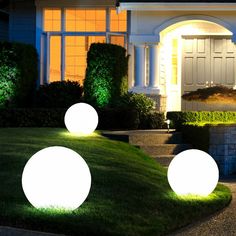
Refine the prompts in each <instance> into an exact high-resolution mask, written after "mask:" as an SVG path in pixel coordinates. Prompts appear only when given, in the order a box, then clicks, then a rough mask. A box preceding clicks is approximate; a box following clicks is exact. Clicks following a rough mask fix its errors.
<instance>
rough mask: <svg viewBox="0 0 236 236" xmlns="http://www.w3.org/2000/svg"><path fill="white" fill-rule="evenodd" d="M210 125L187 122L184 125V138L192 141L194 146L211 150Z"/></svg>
mask: <svg viewBox="0 0 236 236" xmlns="http://www.w3.org/2000/svg"><path fill="white" fill-rule="evenodd" d="M209 127H210V126H209V125H206V126H197V125H188V124H185V125H183V127H182V131H181V132H182V135H183V139H184V141H185V142H186V143H191V144H192V145H193V148H196V149H200V150H203V151H205V152H208V151H209V136H210V135H209Z"/></svg>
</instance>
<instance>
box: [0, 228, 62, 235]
mask: <svg viewBox="0 0 236 236" xmlns="http://www.w3.org/2000/svg"><path fill="white" fill-rule="evenodd" d="M0 236H65V235H61V234H60V235H59V234H50V233H43V232H38V231H31V230H25V229H18V228H13V227H6V226H0Z"/></svg>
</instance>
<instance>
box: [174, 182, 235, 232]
mask: <svg viewBox="0 0 236 236" xmlns="http://www.w3.org/2000/svg"><path fill="white" fill-rule="evenodd" d="M221 182H222V183H223V184H225V185H226V186H228V187H229V188H230V189H231V192H232V196H233V199H232V201H231V203H230V205H229V206H228V207H226V208H225V209H224V210H222V211H220V212H219V213H217V214H214V215H213V216H212V217H210V218H207V219H203V220H201V221H200V222H198V223H196V224H192V225H190V226H187V227H186V228H183V229H182V230H179V231H177V232H176V233H173V234H170V235H169V236H235V235H236V178H235V179H232V180H225V181H221Z"/></svg>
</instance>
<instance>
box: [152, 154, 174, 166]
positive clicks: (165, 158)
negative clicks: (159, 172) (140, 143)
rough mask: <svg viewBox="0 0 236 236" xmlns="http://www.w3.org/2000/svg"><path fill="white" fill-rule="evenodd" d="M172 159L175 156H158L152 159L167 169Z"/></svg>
mask: <svg viewBox="0 0 236 236" xmlns="http://www.w3.org/2000/svg"><path fill="white" fill-rule="evenodd" d="M174 157H175V155H159V156H156V157H153V158H154V159H155V160H156V161H157V162H158V163H159V164H161V165H162V166H164V167H168V166H169V165H170V162H171V161H172V159H173V158H174Z"/></svg>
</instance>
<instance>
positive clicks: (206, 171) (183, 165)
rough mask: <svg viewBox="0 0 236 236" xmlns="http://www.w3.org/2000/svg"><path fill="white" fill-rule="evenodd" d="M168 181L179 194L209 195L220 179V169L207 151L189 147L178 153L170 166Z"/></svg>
mask: <svg viewBox="0 0 236 236" xmlns="http://www.w3.org/2000/svg"><path fill="white" fill-rule="evenodd" d="M167 176H168V181H169V184H170V186H171V188H172V190H173V191H174V192H175V193H176V194H178V195H187V194H193V195H201V196H207V195H209V194H210V193H211V192H213V191H214V189H215V187H216V185H217V183H218V180H219V169H218V167H217V164H216V162H215V161H214V159H213V158H212V157H211V156H210V155H209V154H208V153H206V152H203V151H201V150H197V149H189V150H186V151H183V152H181V153H179V154H178V155H176V156H175V157H174V159H173V160H172V161H171V163H170V165H169V168H168V173H167Z"/></svg>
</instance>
